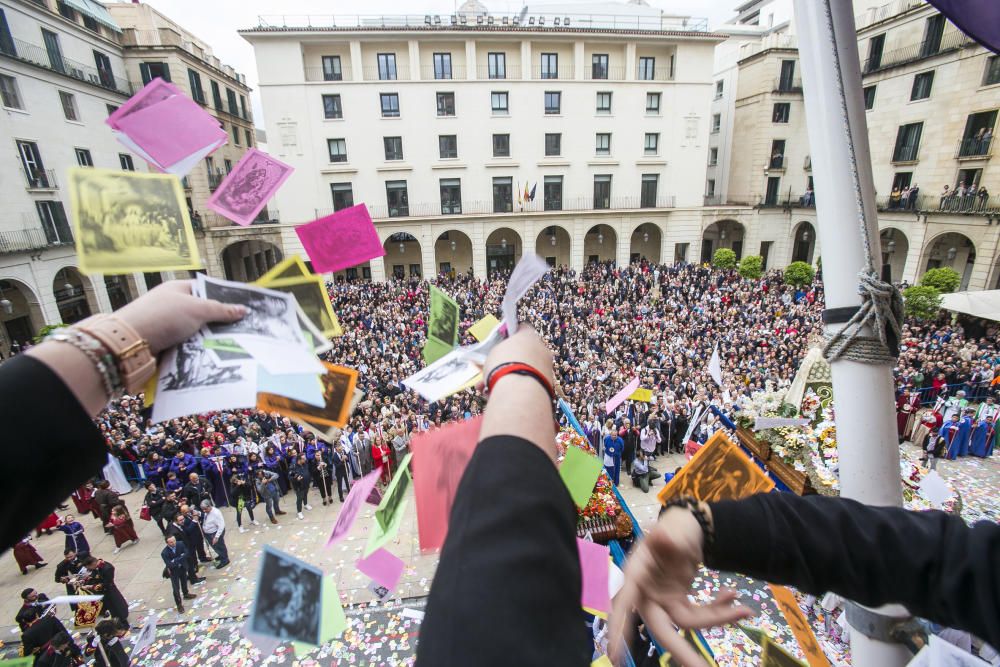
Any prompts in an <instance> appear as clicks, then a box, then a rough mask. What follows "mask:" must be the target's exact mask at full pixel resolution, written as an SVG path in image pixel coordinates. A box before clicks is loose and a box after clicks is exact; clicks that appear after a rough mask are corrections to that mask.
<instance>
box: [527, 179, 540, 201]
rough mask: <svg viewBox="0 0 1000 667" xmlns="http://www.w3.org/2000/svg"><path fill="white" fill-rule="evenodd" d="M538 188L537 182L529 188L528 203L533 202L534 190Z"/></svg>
mask: <svg viewBox="0 0 1000 667" xmlns="http://www.w3.org/2000/svg"><path fill="white" fill-rule="evenodd" d="M537 187H538V181H535V184H534V185H532V186H531V195H530V196H529V197H528V201H535V189H536V188H537Z"/></svg>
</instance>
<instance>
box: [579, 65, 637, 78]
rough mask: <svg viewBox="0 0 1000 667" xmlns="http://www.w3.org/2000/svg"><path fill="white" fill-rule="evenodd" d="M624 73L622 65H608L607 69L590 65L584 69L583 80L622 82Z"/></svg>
mask: <svg viewBox="0 0 1000 667" xmlns="http://www.w3.org/2000/svg"><path fill="white" fill-rule="evenodd" d="M625 72H626V69H625V66H624V65H609V66H607V67H601V66H598V65H591V66H590V67H587V68H585V69H584V72H583V78H585V79H587V80H588V81H624V80H625Z"/></svg>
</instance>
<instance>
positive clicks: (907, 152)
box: [892, 144, 920, 162]
mask: <svg viewBox="0 0 1000 667" xmlns="http://www.w3.org/2000/svg"><path fill="white" fill-rule="evenodd" d="M919 154H920V144H910V145H903V146H897V147H896V149H895V150H894V151H893V152H892V161H893V162H915V161H916V159H917V155H919Z"/></svg>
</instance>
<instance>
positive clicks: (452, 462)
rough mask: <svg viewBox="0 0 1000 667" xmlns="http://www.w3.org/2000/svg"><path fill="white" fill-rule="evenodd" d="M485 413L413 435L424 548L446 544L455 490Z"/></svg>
mask: <svg viewBox="0 0 1000 667" xmlns="http://www.w3.org/2000/svg"><path fill="white" fill-rule="evenodd" d="M482 425H483V420H482V417H477V418H476V419H470V420H467V421H460V422H454V423H451V424H448V425H447V426H444V427H442V428H439V429H433V430H430V431H423V432H421V433H418V434H417V435H416V436H414V438H413V442H412V443H411V444H410V448H411V450H412V452H413V491H414V495H415V496H416V499H417V527H418V529H419V534H420V549H421V551H432V550H435V549H440V548H441V547H442V546H444V540H445V538H446V537H447V535H448V519H449V517H450V516H451V506H452V504H454V502H455V493H456V492H457V491H458V484H459V482H461V481H462V475H464V474H465V469H466V468H467V467H468V465H469V460H470V459H471V458H472V454H473V453H474V452H475V450H476V443H478V442H479V429H480V428H481V427H482Z"/></svg>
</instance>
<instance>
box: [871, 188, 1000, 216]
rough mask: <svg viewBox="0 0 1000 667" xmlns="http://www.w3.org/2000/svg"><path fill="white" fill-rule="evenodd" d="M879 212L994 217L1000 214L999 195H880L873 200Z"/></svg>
mask: <svg viewBox="0 0 1000 667" xmlns="http://www.w3.org/2000/svg"><path fill="white" fill-rule="evenodd" d="M875 206H876V208H877V209H878V210H879V211H913V212H918V211H919V212H926V213H962V214H967V215H990V216H992V215H996V214H998V213H1000V195H994V196H992V197H990V196H986V197H980V196H979V194H978V193H977V194H972V195H970V194H966V195H957V194H955V195H949V196H947V197H942V196H940V195H931V194H927V195H917V197H916V198H913V197H908V198H906V199H903V197H902V195H900V196H899V197H894V196H892V195H880V196H878V197H876V198H875Z"/></svg>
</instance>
